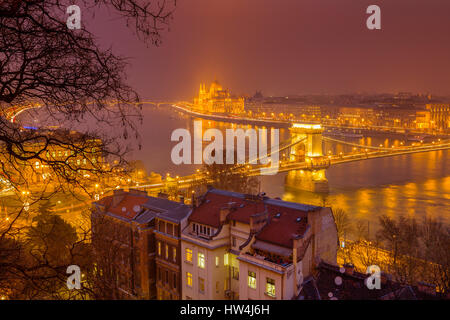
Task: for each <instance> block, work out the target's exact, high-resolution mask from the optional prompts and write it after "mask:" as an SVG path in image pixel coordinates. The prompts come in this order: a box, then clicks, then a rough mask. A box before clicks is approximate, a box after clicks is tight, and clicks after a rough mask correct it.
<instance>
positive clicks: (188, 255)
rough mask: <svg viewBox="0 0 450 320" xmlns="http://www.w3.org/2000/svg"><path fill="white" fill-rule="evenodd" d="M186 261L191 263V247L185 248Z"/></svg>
mask: <svg viewBox="0 0 450 320" xmlns="http://www.w3.org/2000/svg"><path fill="white" fill-rule="evenodd" d="M186 261H187V262H190V263H192V249H189V248H186Z"/></svg>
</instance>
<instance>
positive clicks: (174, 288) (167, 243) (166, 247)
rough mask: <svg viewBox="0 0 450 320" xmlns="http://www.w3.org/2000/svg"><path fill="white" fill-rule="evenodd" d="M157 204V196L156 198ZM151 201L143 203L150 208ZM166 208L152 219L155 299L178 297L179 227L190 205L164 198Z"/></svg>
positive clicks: (184, 219) (185, 219)
mask: <svg viewBox="0 0 450 320" xmlns="http://www.w3.org/2000/svg"><path fill="white" fill-rule="evenodd" d="M157 201H158V202H159V205H158V206H157V208H160V207H161V199H157ZM151 202H152V201H149V202H147V203H146V204H145V205H144V206H145V207H147V208H149V209H152V208H153V206H152V203H151ZM165 207H166V209H168V210H166V211H164V212H160V213H158V215H157V216H156V218H155V230H154V233H155V244H156V260H155V261H156V296H157V299H158V300H180V299H181V283H180V282H181V281H180V279H181V241H180V236H181V230H182V228H184V227H185V225H186V223H187V217H188V215H189V214H190V212H191V208H190V207H188V206H185V205H183V204H178V203H176V202H173V201H169V200H165Z"/></svg>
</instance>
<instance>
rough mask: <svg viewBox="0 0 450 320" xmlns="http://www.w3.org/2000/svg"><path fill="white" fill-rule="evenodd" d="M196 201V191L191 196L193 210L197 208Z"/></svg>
mask: <svg viewBox="0 0 450 320" xmlns="http://www.w3.org/2000/svg"><path fill="white" fill-rule="evenodd" d="M195 201H196V199H195V191H192V196H191V207H192V208H195V207H196V203H195Z"/></svg>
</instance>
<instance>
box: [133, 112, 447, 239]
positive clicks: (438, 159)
mask: <svg viewBox="0 0 450 320" xmlns="http://www.w3.org/2000/svg"><path fill="white" fill-rule="evenodd" d="M143 116H144V122H143V125H142V126H141V127H140V134H141V138H142V143H143V147H142V150H141V151H139V152H137V151H135V152H134V154H133V158H135V159H141V160H142V161H143V162H144V164H145V166H146V168H147V169H148V170H149V171H154V172H158V173H160V174H162V175H165V174H166V173H168V172H170V173H171V174H172V176H174V175H180V176H181V175H186V174H189V173H192V172H193V171H194V170H195V169H196V168H197V167H196V166H194V165H179V166H177V165H174V164H173V163H172V161H171V157H170V154H171V150H172V148H173V146H175V145H176V144H177V142H171V141H170V136H171V134H172V132H173V130H175V129H177V128H186V129H189V130H190V131H191V132H193V131H192V130H193V121H194V118H192V117H190V116H188V115H185V114H181V113H179V112H176V111H175V110H174V109H172V108H170V107H168V106H167V107H160V108H156V107H150V106H146V107H144V110H143ZM202 124H203V130H205V129H208V128H218V129H222V130H224V129H226V128H232V127H233V128H239V127H242V128H244V129H245V128H246V127H247V126H241V125H233V124H231V123H223V122H215V121H208V120H203V121H202ZM288 134H289V133H288V130H286V129H281V131H280V140H283V137H284V138H286V137H287V136H288ZM338 139H342V138H338ZM351 142H357V143H358V144H365V145H374V146H379V145H380V144H382V145H383V146H391V145H399V144H400V143H402V142H403V143H407V142H406V141H403V140H397V139H394V140H392V139H391V140H390V139H389V138H388V137H380V136H377V137H364V138H361V139H356V140H351ZM204 144H208V143H207V142H205V143H204ZM324 147H325V150H326V151H328V150H333V152H341V151H342V152H351V151H352V150H351V149H352V148H351V147H344V146H342V145H331V144H329V143H325V145H324ZM326 175H327V178H328V180H329V186H330V192H329V194H326V195H324V194H315V193H310V192H304V191H298V190H293V189H289V188H286V187H285V185H284V180H285V176H286V173H281V174H278V175H275V176H264V177H261V178H260V179H261V191H264V192H266V193H267V195H268V196H270V197H280V198H282V199H283V200H287V201H293V202H301V203H309V204H316V205H323V204H326V205H331V206H332V207H333V208H342V209H344V210H345V211H347V212H348V213H349V215H350V216H351V217H354V218H355V219H357V220H360V221H363V222H369V223H370V226H371V230H372V229H375V228H376V224H377V217H378V216H380V215H381V214H383V213H386V214H388V215H389V216H391V217H394V216H398V215H401V214H404V215H405V216H410V217H416V218H419V219H420V218H422V217H425V216H432V217H439V218H441V219H442V220H443V221H444V222H445V223H449V222H450V150H445V151H434V152H427V153H419V154H412V155H404V156H396V157H389V158H380V159H373V160H364V161H359V162H353V163H346V164H340V165H336V166H333V167H331V168H329V169H328V170H327V173H326ZM372 225H373V226H374V227H375V228H372Z"/></svg>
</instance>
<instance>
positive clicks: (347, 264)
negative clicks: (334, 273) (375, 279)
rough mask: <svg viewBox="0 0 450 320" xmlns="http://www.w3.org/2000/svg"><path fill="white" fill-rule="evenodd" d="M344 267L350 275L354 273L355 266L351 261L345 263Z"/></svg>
mask: <svg viewBox="0 0 450 320" xmlns="http://www.w3.org/2000/svg"><path fill="white" fill-rule="evenodd" d="M344 269H345V274H348V275H350V276H351V275H353V272H354V271H355V266H354V265H352V264H350V263H346V264H344Z"/></svg>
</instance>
